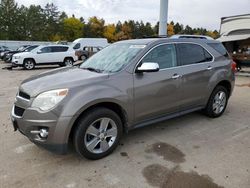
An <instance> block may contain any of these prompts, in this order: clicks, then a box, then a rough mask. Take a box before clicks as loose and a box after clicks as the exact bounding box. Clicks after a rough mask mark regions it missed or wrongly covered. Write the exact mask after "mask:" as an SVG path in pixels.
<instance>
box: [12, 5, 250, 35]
mask: <svg viewBox="0 0 250 188" xmlns="http://www.w3.org/2000/svg"><path fill="white" fill-rule="evenodd" d="M16 2H17V3H18V4H19V5H21V4H23V5H25V6H29V5H31V4H35V5H41V6H44V5H45V4H46V3H52V2H53V3H54V4H55V5H57V7H58V8H59V10H60V11H65V12H66V13H67V14H68V15H69V16H71V15H72V14H74V15H75V17H78V18H79V17H81V16H82V17H83V18H84V19H85V20H87V19H88V18H89V17H91V16H97V17H99V18H104V20H105V21H106V23H117V21H118V20H121V21H124V20H129V19H132V20H136V21H137V20H138V21H140V20H142V21H144V22H150V23H152V24H155V23H156V22H157V21H158V20H159V10H160V8H159V7H160V0H16ZM239 14H250V0H237V1H235V0H169V13H168V19H169V21H171V20H173V21H174V22H179V23H182V24H184V25H190V26H191V27H204V28H207V29H209V30H215V29H216V30H219V29H220V20H221V17H225V16H232V15H239Z"/></svg>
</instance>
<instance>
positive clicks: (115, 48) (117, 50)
mask: <svg viewBox="0 0 250 188" xmlns="http://www.w3.org/2000/svg"><path fill="white" fill-rule="evenodd" d="M145 46H146V45H132V44H123V43H120V44H113V45H111V46H109V47H106V48H104V49H103V50H101V51H100V52H98V53H96V54H95V55H94V56H92V57H91V58H89V59H88V60H87V61H86V62H84V63H83V64H82V65H81V68H85V69H95V70H99V71H100V72H106V73H109V72H118V71H120V70H122V69H123V68H124V67H125V66H126V65H127V64H128V63H130V61H131V60H132V59H133V58H135V56H136V55H137V54H138V53H139V52H140V51H141V50H142V49H143V48H145Z"/></svg>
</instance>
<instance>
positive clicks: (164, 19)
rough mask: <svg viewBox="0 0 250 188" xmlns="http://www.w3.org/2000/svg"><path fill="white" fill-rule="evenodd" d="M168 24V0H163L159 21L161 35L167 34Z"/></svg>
mask: <svg viewBox="0 0 250 188" xmlns="http://www.w3.org/2000/svg"><path fill="white" fill-rule="evenodd" d="M167 24H168V0H161V4H160V21H159V36H160V35H162V36H165V35H167V32H168V30H167Z"/></svg>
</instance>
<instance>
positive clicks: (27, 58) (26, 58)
mask: <svg viewBox="0 0 250 188" xmlns="http://www.w3.org/2000/svg"><path fill="white" fill-rule="evenodd" d="M29 59H31V60H32V61H34V63H35V64H36V60H35V59H34V58H33V57H25V58H24V59H23V64H24V62H25V61H26V60H29Z"/></svg>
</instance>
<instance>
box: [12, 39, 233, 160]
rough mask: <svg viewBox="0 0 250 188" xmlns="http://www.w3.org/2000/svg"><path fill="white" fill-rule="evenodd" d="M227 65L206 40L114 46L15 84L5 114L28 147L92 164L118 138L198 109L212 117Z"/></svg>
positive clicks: (226, 85) (226, 89)
mask: <svg viewBox="0 0 250 188" xmlns="http://www.w3.org/2000/svg"><path fill="white" fill-rule="evenodd" d="M234 71H235V63H234V62H233V61H232V60H231V59H230V57H229V56H228V53H227V51H226V50H225V48H224V47H223V45H222V44H221V43H220V42H217V41H215V40H208V39H168V38H153V39H138V40H128V41H121V42H117V43H114V44H112V45H110V46H109V47H106V48H105V49H103V50H102V51H100V52H98V53H97V54H95V55H94V56H92V57H91V58H90V59H88V60H87V61H86V62H85V63H83V64H82V65H81V66H80V67H65V68H60V69H56V70H52V71H49V72H45V73H42V74H39V75H36V76H33V77H31V78H28V79H26V80H25V81H23V82H22V83H21V85H20V87H19V90H18V93H17V96H16V99H15V103H14V106H13V109H12V113H11V120H12V122H13V125H14V129H15V130H19V131H20V132H21V133H22V134H24V135H25V136H26V137H28V138H29V139H30V140H31V141H32V142H34V143H35V144H37V145H40V146H42V147H44V148H46V149H48V150H51V151H54V152H57V153H61V154H62V153H66V152H67V148H68V143H70V142H72V143H73V145H74V148H75V150H76V151H77V153H79V154H80V155H81V156H84V157H86V158H89V159H100V158H102V157H105V156H107V155H108V154H110V153H111V152H112V151H113V150H114V149H115V148H116V147H117V145H118V142H119V140H120V138H121V136H122V134H123V133H124V132H127V131H129V130H131V129H135V128H138V127H142V126H146V125H149V124H154V123H157V122H160V121H164V120H167V119H170V118H174V117H177V116H181V115H184V114H187V113H190V112H194V111H198V110H202V111H203V112H204V113H205V114H206V115H208V116H209V117H211V118H217V117H219V116H221V115H222V114H223V112H224V111H225V109H226V106H227V103H228V99H229V97H230V96H231V93H232V91H233V88H234V82H235V76H234Z"/></svg>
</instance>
